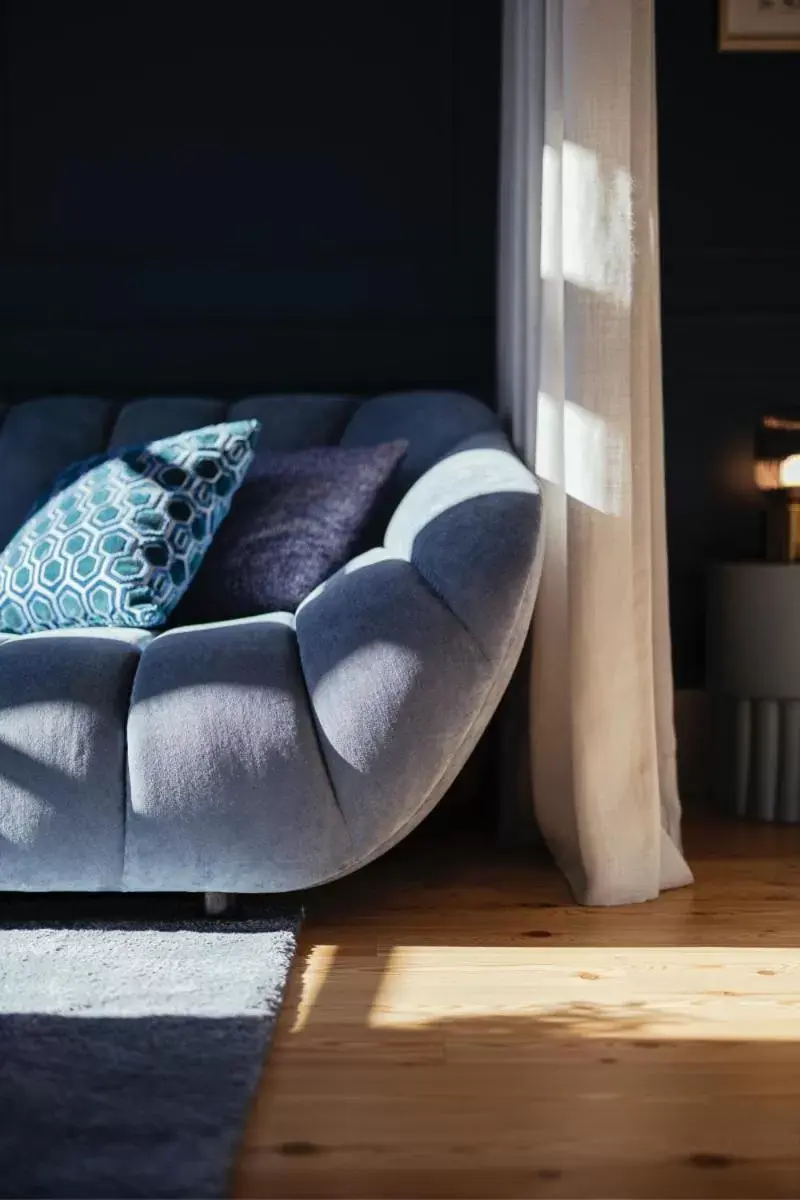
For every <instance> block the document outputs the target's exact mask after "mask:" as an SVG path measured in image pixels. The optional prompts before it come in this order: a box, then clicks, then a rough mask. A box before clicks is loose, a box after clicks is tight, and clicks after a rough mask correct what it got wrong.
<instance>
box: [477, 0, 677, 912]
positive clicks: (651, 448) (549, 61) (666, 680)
mask: <svg viewBox="0 0 800 1200" xmlns="http://www.w3.org/2000/svg"><path fill="white" fill-rule="evenodd" d="M653 42H654V36H653V5H652V0H602V2H599V0H594V2H587V0H505V8H504V42H503V53H504V64H503V127H502V139H501V164H500V232H499V275H498V279H499V294H498V319H499V341H498V360H499V361H498V368H499V370H498V378H499V394H500V403H501V409H502V411H503V412H504V413H505V415H506V418H507V420H508V422H509V425H510V427H511V431H512V435H513V437H514V439H515V442H516V445H517V447H518V448H519V450H520V451H521V453H522V454H523V455H524V456H525V458H526V459H527V461H528V462H529V464H530V465H531V466H532V467H533V468H534V469H535V470H536V472H537V474H538V475H539V477H540V479H541V480H542V487H543V495H544V508H545V525H544V527H545V547H546V548H545V560H544V571H543V575H542V583H541V588H540V592H539V597H538V601H537V607H536V615H535V619H534V626H533V640H532V656H531V657H532V665H531V674H530V685H531V701H530V726H531V728H530V733H531V774H532V781H531V782H532V803H533V807H534V811H535V815H536V818H537V821H538V824H539V826H540V828H541V830H542V833H543V834H544V836H545V838H546V840H547V842H548V843H549V845H550V847H551V849H552V850H553V852H554V854H555V856H556V859H557V861H558V862H559V864H560V866H561V867H562V869H563V871H564V873H565V874H566V876H567V878H568V880H569V882H570V885H571V887H572V889H573V891H574V893H575V895H576V898H577V899H578V900H580V901H581V902H583V903H586V904H621V903H628V902H632V901H639V900H646V899H649V898H652V897H654V896H656V895H658V893H659V891H660V890H661V889H662V888H666V887H675V886H679V885H681V884H684V883H688V882H690V881H691V874H690V871H689V868H688V866H687V865H686V863H685V861H684V859H683V856H682V853H681V847H680V801H679V797H678V788H677V782H676V767H675V737H674V728H673V714H672V705H673V696H672V672H671V649H670V633H669V612H668V595H667V565H666V564H667V548H666V522H665V503H664V453H663V420H662V399H661V357H660V304H659V270H658V267H659V260H658V202H657V156H656V124H655V78H654V76H655V72H654V48H653Z"/></svg>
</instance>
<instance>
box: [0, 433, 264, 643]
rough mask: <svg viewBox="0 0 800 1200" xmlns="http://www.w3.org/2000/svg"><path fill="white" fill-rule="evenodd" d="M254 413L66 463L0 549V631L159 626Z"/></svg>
mask: <svg viewBox="0 0 800 1200" xmlns="http://www.w3.org/2000/svg"><path fill="white" fill-rule="evenodd" d="M259 430H260V425H259V422H258V421H232V422H229V423H228V424H225V425H209V426H207V427H206V428H205V429H196V430H193V431H192V432H190V433H182V434H179V435H178V436H177V437H170V438H161V439H160V440H158V441H155V442H150V443H148V444H147V445H144V446H133V447H127V448H125V449H123V450H119V451H113V452H111V453H110V454H106V455H98V456H96V457H95V458H93V459H89V460H87V461H85V462H83V463H77V464H75V465H74V466H72V467H70V468H68V470H67V471H65V472H64V474H63V475H62V476H60V478H59V479H58V480H57V481H56V483H55V485H54V487H53V489H52V491H51V493H50V495H49V497H48V498H47V499H46V500H45V502H44V503H43V504H42V506H41V507H40V508H39V509H38V511H37V512H35V513H34V514H33V516H31V517H30V518H29V519H28V520H27V521H26V522H25V524H24V525H23V526H22V528H21V529H20V530H19V531H18V532H17V533H16V534H15V536H14V537H13V538H12V540H11V541H10V542H9V544H8V546H6V548H5V550H4V551H3V553H2V554H1V555H0V631H2V632H4V633H33V632H36V631H38V630H45V629H64V628H72V627H76V626H92V625H129V626H134V627H137V628H141V629H152V628H157V627H158V626H160V625H164V624H165V623H166V621H167V618H168V617H169V615H170V613H171V612H172V610H173V608H174V607H175V605H176V604H177V603H178V601H179V600H180V598H181V596H182V595H183V593H184V592H185V591H186V588H187V587H188V586H189V583H190V582H191V580H192V578H193V576H194V574H195V572H196V571H197V570H198V568H199V566H200V563H201V562H202V561H203V556H204V555H205V553H206V551H207V550H208V548H209V546H210V545H211V540H212V538H213V536H214V534H215V533H216V531H217V529H218V528H219V525H220V523H221V521H222V520H223V519H224V517H225V516H226V514H227V512H228V509H229V508H230V503H231V500H232V499H233V496H234V494H235V492H236V489H237V488H238V487H239V485H240V484H241V483H242V481H243V479H244V477H245V475H246V473H247V470H248V468H249V466H250V463H251V462H252V459H253V452H254V450H255V444H256V440H257V438H258V433H259Z"/></svg>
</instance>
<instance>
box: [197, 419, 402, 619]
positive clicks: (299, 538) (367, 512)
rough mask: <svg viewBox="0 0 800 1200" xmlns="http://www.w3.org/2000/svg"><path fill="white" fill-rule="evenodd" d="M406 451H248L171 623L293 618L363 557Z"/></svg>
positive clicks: (388, 447)
mask: <svg viewBox="0 0 800 1200" xmlns="http://www.w3.org/2000/svg"><path fill="white" fill-rule="evenodd" d="M407 448H408V443H407V442H387V443H385V444H383V445H380V446H363V447H362V446H358V447H354V448H350V447H343V446H323V447H318V448H314V449H311V450H298V451H295V452H294V453H282V452H278V451H269V450H257V451H256V456H255V459H254V460H253V465H252V467H251V468H250V471H249V472H248V475H247V478H246V479H245V481H244V483H243V484H242V486H241V487H240V488H239V490H238V492H237V493H236V496H235V497H234V500H233V504H232V505H231V510H230V512H229V514H228V516H227V517H226V518H225V520H224V521H223V523H222V525H221V526H220V528H219V530H218V531H217V533H216V536H215V538H214V541H213V542H212V544H211V548H210V549H209V550H208V552H207V553H206V556H205V558H204V559H203V563H202V565H201V567H200V570H199V571H198V572H197V575H196V576H195V579H194V581H193V583H192V584H191V586H190V588H189V590H188V591H187V592H186V595H185V596H184V598H183V600H182V601H181V603H180V604H179V606H178V608H177V610H176V612H175V616H174V619H173V623H175V624H178V625H196V624H202V623H204V622H206V621H224V620H229V619H232V618H234V617H250V616H255V615H256V614H257V613H265V612H279V611H284V612H294V610H295V609H296V608H297V606H298V604H299V603H300V601H301V600H303V599H304V598H305V597H306V596H307V595H308V593H309V592H311V591H312V590H313V589H314V588H315V587H316V586H317V584H319V583H322V582H323V580H325V579H327V578H328V576H329V575H331V574H333V572H334V571H336V570H338V568H339V567H341V566H342V565H343V564H344V563H346V562H347V560H348V559H349V558H351V557H352V556H353V554H355V553H358V552H359V551H360V550H362V549H364V548H366V547H364V546H363V545H362V544H361V543H362V539H363V537H364V533H365V531H366V530H367V527H368V525H369V522H370V517H371V515H372V513H373V510H374V509H375V505H376V501H377V500H378V497H379V495H380V492H381V489H382V488H383V486H384V484H385V483H386V482H387V480H388V479H389V477H390V476H391V474H392V472H393V471H394V469H395V467H396V466H397V464H398V463H399V462H400V460H401V459H402V457H403V455H404V454H405V452H406V449H407Z"/></svg>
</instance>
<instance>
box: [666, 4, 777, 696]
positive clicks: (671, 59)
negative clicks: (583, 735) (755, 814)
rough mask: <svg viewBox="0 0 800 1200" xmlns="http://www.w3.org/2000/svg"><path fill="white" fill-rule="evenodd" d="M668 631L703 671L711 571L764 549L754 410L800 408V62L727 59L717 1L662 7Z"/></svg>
mask: <svg viewBox="0 0 800 1200" xmlns="http://www.w3.org/2000/svg"><path fill="white" fill-rule="evenodd" d="M656 11H657V55H658V99H659V140H660V185H661V241H662V284H663V301H662V303H663V330H664V391H665V395H664V403H665V421H666V449H667V502H668V521H669V548H670V573H671V585H672V587H671V590H672V623H673V637H674V643H675V664H676V675H677V682H678V686H680V687H695V686H699V685H701V684H702V682H703V677H704V638H703V622H704V570H705V565H706V563H707V562H708V561H709V560H710V559H713V558H719V557H735V558H738V557H747V556H752V555H759V554H760V553H761V546H762V536H761V515H760V509H759V506H758V500H757V497H756V496H755V495H754V494H753V492H752V490H749V491H748V490H746V488H745V485H744V483H741V484H740V483H737V482H736V480H737V479H738V477H739V475H740V474H742V470H740V468H742V469H743V479H744V480H746V479H747V476H748V472H749V470H750V469H751V468H750V459H751V457H752V452H751V448H750V447H751V443H752V435H753V430H754V428H755V426H756V424H757V422H758V420H759V418H760V416H761V415H762V414H763V413H765V412H767V411H768V410H770V409H772V408H776V407H779V406H791V405H800V202H799V199H800V198H799V196H798V187H797V182H796V181H797V177H798V166H797V163H798V138H797V104H798V96H799V95H800V55H797V54H741V53H737V54H720V53H719V52H718V50H717V32H716V20H717V3H716V0H692V3H691V4H689V3H685V2H680V0H657V10H656Z"/></svg>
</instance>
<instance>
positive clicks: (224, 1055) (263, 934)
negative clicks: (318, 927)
mask: <svg viewBox="0 0 800 1200" xmlns="http://www.w3.org/2000/svg"><path fill="white" fill-rule="evenodd" d="M298 927H299V913H298V912H293V913H292V912H287V913H286V914H282V915H279V916H269V917H267V918H266V919H259V920H243V921H230V922H223V921H194V922H191V921H190V922H181V923H175V924H147V925H145V924H142V923H140V922H137V923H136V924H135V925H134V924H131V923H114V924H112V923H105V924H101V923H95V922H83V923H82V924H79V925H69V926H62V927H57V926H56V925H54V924H50V925H49V927H48V926H46V925H42V924H41V923H36V924H34V923H31V922H22V923H19V922H17V923H15V925H14V926H13V927H9V925H8V918H7V916H6V917H5V918H4V924H3V925H2V926H0V1195H2V1196H4V1197H12V1196H13V1197H48V1198H51V1197H59V1198H61V1197H78V1196H81V1197H107V1198H114V1197H129V1196H140V1197H198V1198H199V1197H219V1196H225V1195H227V1194H228V1193H229V1187H230V1171H231V1167H232V1164H233V1160H234V1158H235V1155H236V1151H237V1148H238V1145H239V1142H240V1140H241V1136H242V1132H243V1129H244V1124H245V1121H246V1119H247V1114H248V1109H249V1105H250V1101H251V1100H252V1097H253V1094H254V1092H255V1089H256V1086H257V1083H258V1079H259V1076H260V1073H261V1069H262V1065H263V1062H264V1056H265V1054H266V1051H267V1049H268V1046H269V1043H270V1040H271V1037H272V1034H273V1031H274V1026H275V1020H276V1018H277V1015H278V1012H279V1010H280V1006H281V1001H282V998H283V994H284V989H285V986H286V980H287V978H288V975H289V970H290V967H291V964H292V959H293V957H294V954H295V951H296V948H297V932H298Z"/></svg>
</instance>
